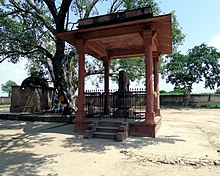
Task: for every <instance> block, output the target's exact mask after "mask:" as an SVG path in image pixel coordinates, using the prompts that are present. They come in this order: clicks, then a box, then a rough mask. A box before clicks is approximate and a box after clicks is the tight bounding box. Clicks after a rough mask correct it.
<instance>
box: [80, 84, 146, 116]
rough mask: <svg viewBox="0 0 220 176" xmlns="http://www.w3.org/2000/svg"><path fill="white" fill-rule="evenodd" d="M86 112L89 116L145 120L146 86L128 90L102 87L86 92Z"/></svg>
mask: <svg viewBox="0 0 220 176" xmlns="http://www.w3.org/2000/svg"><path fill="white" fill-rule="evenodd" d="M84 107H85V112H86V117H87V118H116V119H124V120H143V119H144V116H145V111H146V110H145V108H146V90H145V88H141V89H140V88H134V89H130V90H129V91H127V92H118V90H116V89H112V90H110V91H109V95H106V94H105V92H104V91H103V90H101V89H97V90H87V91H86V92H85V106H84Z"/></svg>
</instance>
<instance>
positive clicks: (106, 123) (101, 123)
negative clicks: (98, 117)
mask: <svg viewBox="0 0 220 176" xmlns="http://www.w3.org/2000/svg"><path fill="white" fill-rule="evenodd" d="M121 125H122V122H111V121H99V122H98V126H107V127H119V126H121Z"/></svg>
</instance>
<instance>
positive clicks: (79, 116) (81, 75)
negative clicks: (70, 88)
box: [74, 40, 85, 122]
mask: <svg viewBox="0 0 220 176" xmlns="http://www.w3.org/2000/svg"><path fill="white" fill-rule="evenodd" d="M76 48H77V52H78V55H79V60H78V66H79V68H78V110H77V113H76V118H75V120H74V121H75V122H81V121H82V120H83V118H84V116H85V111H84V87H85V49H84V43H83V40H80V41H78V42H77V45H76Z"/></svg>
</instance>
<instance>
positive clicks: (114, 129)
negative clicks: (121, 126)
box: [96, 126, 118, 133]
mask: <svg viewBox="0 0 220 176" xmlns="http://www.w3.org/2000/svg"><path fill="white" fill-rule="evenodd" d="M96 131H97V132H110V133H116V132H117V131H118V127H112V126H97V127H96Z"/></svg>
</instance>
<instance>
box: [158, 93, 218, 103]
mask: <svg viewBox="0 0 220 176" xmlns="http://www.w3.org/2000/svg"><path fill="white" fill-rule="evenodd" d="M186 101H187V103H188V104H192V105H193V104H207V103H208V104H220V94H204V95H202V94H201V95H199V94H192V95H188V96H187V97H186V96H184V95H161V96H160V102H161V105H173V104H175V105H182V104H183V103H185V102H186Z"/></svg>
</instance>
